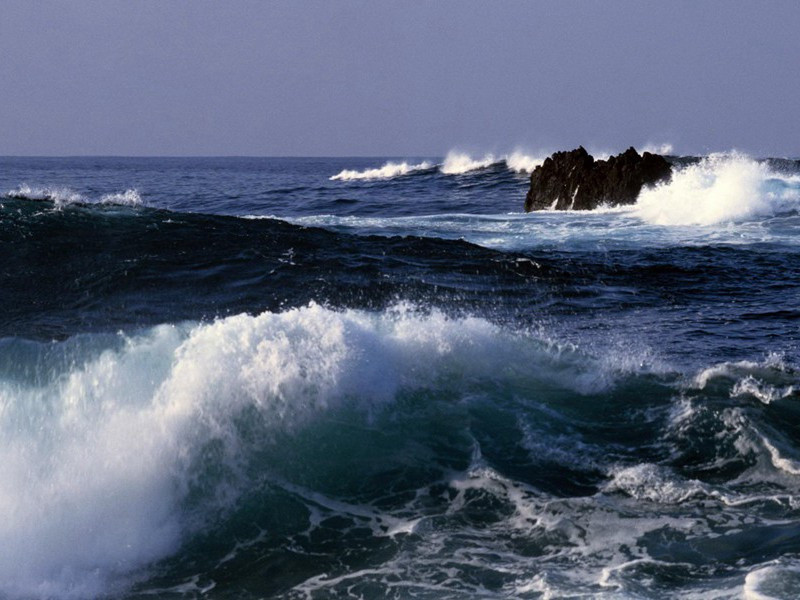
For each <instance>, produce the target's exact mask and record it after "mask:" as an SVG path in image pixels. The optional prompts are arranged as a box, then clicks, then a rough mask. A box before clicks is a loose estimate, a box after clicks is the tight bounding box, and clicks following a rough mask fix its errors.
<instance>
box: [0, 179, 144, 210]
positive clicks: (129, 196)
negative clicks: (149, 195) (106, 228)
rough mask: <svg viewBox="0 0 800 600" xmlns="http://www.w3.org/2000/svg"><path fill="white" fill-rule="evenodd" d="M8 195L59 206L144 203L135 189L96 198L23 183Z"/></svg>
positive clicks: (65, 189) (68, 190)
mask: <svg viewBox="0 0 800 600" xmlns="http://www.w3.org/2000/svg"><path fill="white" fill-rule="evenodd" d="M6 196H16V197H22V198H27V199H29V200H46V201H49V202H52V203H53V204H55V205H56V206H57V207H62V206H68V205H70V204H118V205H123V206H141V205H142V204H143V202H142V197H141V196H140V195H139V192H138V191H137V190H135V189H127V190H125V191H124V192H115V193H111V194H104V195H103V196H101V197H100V198H99V199H96V198H91V197H88V196H85V195H83V194H81V193H79V192H76V191H75V190H72V189H70V188H67V187H48V186H44V187H31V186H29V185H28V184H22V185H21V186H19V187H18V188H17V189H15V190H10V191H8V192H6Z"/></svg>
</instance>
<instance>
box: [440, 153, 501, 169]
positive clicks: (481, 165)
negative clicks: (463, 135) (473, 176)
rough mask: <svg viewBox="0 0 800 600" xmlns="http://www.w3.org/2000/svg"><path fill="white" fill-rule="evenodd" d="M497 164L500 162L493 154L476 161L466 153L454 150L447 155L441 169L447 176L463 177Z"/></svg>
mask: <svg viewBox="0 0 800 600" xmlns="http://www.w3.org/2000/svg"><path fill="white" fill-rule="evenodd" d="M496 162H498V159H496V158H495V157H494V155H493V154H486V155H484V156H483V157H482V158H478V159H475V158H472V157H471V156H470V155H469V154H467V153H466V152H458V151H455V150H452V151H450V152H448V153H447V156H445V158H444V162H443V163H442V166H441V167H440V168H439V169H440V170H441V172H442V173H444V174H445V175H461V174H463V173H468V172H469V171H476V170H478V169H485V168H486V167H488V166H490V165H493V164H495V163H496Z"/></svg>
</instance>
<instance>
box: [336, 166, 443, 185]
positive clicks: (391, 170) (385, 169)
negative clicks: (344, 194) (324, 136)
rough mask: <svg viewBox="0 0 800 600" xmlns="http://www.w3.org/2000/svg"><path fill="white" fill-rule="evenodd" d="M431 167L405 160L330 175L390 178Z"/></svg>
mask: <svg viewBox="0 0 800 600" xmlns="http://www.w3.org/2000/svg"><path fill="white" fill-rule="evenodd" d="M431 168H433V164H431V163H429V162H427V161H425V162H421V163H417V164H409V163H407V162H399V163H398V162H387V163H386V164H384V165H383V166H381V167H378V168H376V169H365V170H363V171H355V170H350V169H344V170H342V171H340V172H339V173H337V174H336V175H334V176H332V177H331V178H330V179H331V181H354V180H362V179H391V178H393V177H398V176H400V175H408V174H409V173H413V172H414V171H424V170H426V169H431Z"/></svg>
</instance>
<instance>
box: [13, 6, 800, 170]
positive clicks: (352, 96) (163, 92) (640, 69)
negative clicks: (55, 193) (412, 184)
mask: <svg viewBox="0 0 800 600" xmlns="http://www.w3.org/2000/svg"><path fill="white" fill-rule="evenodd" d="M799 31H800V2H796V1H792V2H788V1H770V2H759V3H755V2H739V1H735V0H727V1H724V2H719V1H711V0H705V1H703V2H695V1H692V2H663V1H661V2H650V1H642V0H639V1H636V2H633V1H630V2H628V1H625V2H622V1H616V2H590V1H588V0H586V1H580V2H574V1H570V0H558V1H541V2H537V1H533V0H531V1H525V2H519V1H514V0H499V1H497V0H495V1H489V0H487V1H485V2H474V1H467V0H462V1H458V2H454V1H450V0H435V1H427V2H423V1H422V0H418V1H415V2H410V1H409V2H405V1H392V2H389V1H386V2H376V1H364V2H361V1H359V2H356V1H352V0H338V1H324V2H323V1H320V2H316V1H314V2H311V1H303V0H293V1H287V2H279V1H274V2H256V1H250V2H244V1H238V0H231V1H227V2H206V1H194V2H177V1H176V2H161V1H151V0H140V1H136V2H132V1H117V0H99V1H88V0H73V1H71V2H66V1H40V0H3V2H2V6H1V7H0V155H53V156H62V155H127V156H136V155H158V156H167V155H182V156H190V155H213V156H224V155H248V156H441V155H443V154H445V153H446V152H448V151H449V150H452V149H460V150H463V151H468V152H495V153H501V152H508V151H511V150H512V149H522V150H528V151H537V150H555V149H567V148H572V147H576V146H577V145H579V144H583V145H584V146H586V147H589V148H595V149H603V150H608V151H618V150H623V149H625V148H626V147H628V146H629V145H635V146H637V147H642V146H643V145H645V144H648V143H649V144H651V145H661V144H671V145H672V146H673V148H674V151H675V152H678V153H684V154H689V153H691V154H701V153H706V152H710V151H726V150H731V149H737V150H740V151H743V152H748V153H751V154H753V155H756V156H800V110H798V109H800V77H799V76H798V68H800V34H799V33H798V32H799Z"/></svg>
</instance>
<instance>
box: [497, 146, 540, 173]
mask: <svg viewBox="0 0 800 600" xmlns="http://www.w3.org/2000/svg"><path fill="white" fill-rule="evenodd" d="M545 158H546V157H542V156H536V155H531V154H525V153H524V152H521V151H519V150H515V151H514V152H512V153H511V154H509V155H508V156H506V158H505V161H506V165H508V168H509V169H511V170H512V171H515V172H516V173H531V172H532V171H533V170H534V169H535V168H536V167H538V166H539V165H541V164H542V163H543V162H544V160H545Z"/></svg>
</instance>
